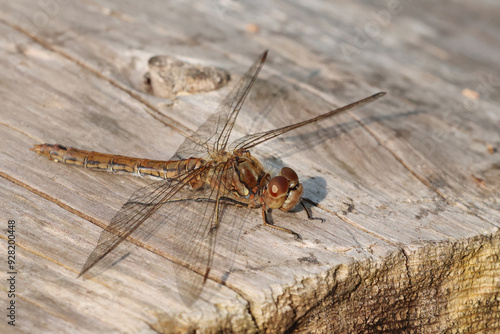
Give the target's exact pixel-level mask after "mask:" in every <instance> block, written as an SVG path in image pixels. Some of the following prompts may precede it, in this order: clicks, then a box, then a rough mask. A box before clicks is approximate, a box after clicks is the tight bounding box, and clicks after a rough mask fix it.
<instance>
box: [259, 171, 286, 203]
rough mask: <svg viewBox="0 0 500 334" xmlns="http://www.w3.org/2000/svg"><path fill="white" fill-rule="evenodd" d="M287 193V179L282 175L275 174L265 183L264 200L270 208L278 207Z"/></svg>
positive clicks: (284, 199) (283, 201)
mask: <svg viewBox="0 0 500 334" xmlns="http://www.w3.org/2000/svg"><path fill="white" fill-rule="evenodd" d="M287 194H288V180H287V179H286V177H284V176H275V177H273V178H272V179H271V180H270V181H269V183H268V184H267V189H266V192H265V202H266V204H267V207H268V208H270V209H279V208H281V206H282V205H283V203H285V201H286V198H287Z"/></svg>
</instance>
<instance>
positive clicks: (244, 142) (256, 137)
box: [229, 92, 385, 151]
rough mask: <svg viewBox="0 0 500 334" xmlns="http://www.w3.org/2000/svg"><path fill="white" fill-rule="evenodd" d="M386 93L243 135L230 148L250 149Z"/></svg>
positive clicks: (371, 100) (354, 107)
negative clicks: (303, 119)
mask: <svg viewBox="0 0 500 334" xmlns="http://www.w3.org/2000/svg"><path fill="white" fill-rule="evenodd" d="M384 95H385V92H380V93H377V94H374V95H372V96H369V97H366V98H364V99H361V100H359V101H356V102H353V103H351V104H348V105H346V106H344V107H341V108H337V109H334V110H332V111H329V112H327V113H324V114H322V115H319V116H317V117H314V118H311V119H308V120H305V121H302V122H298V123H295V124H292V125H288V126H284V127H281V128H278V129H274V130H270V131H264V132H258V133H253V134H249V135H246V136H244V137H241V138H239V139H237V140H235V141H234V142H232V143H231V145H230V146H229V149H230V150H231V151H233V150H240V149H242V150H248V149H250V148H252V147H254V146H257V145H259V144H262V143H263V142H266V141H268V140H270V139H272V138H275V137H277V136H280V135H282V134H284V133H286V132H288V131H291V130H294V129H297V128H300V127H302V126H304V125H307V124H310V123H314V122H317V121H320V120H322V119H325V118H328V117H332V116H333V115H337V114H339V113H341V112H345V111H348V110H354V109H357V108H361V107H362V106H364V105H366V104H368V103H370V102H373V101H375V100H377V99H379V98H381V97H382V96H384Z"/></svg>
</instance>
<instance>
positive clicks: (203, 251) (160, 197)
mask: <svg viewBox="0 0 500 334" xmlns="http://www.w3.org/2000/svg"><path fill="white" fill-rule="evenodd" d="M266 55H267V51H266V52H264V53H263V54H262V55H260V56H259V58H258V59H257V61H256V62H255V63H254V64H253V66H252V67H251V68H250V69H249V70H248V71H247V73H246V74H245V75H244V77H243V78H242V79H241V80H240V81H239V82H238V83H237V84H236V85H235V87H234V88H233V90H232V91H231V92H230V93H229V95H227V96H226V97H225V98H224V100H223V101H222V102H221V104H220V105H219V108H218V109H217V112H216V113H215V114H213V115H212V116H211V117H210V118H209V119H208V120H207V121H206V122H205V123H204V124H203V125H202V126H201V127H200V128H199V129H198V131H197V132H196V133H195V134H193V135H192V136H190V137H188V138H186V139H185V141H184V142H183V143H182V145H181V146H180V147H179V149H178V150H177V152H176V153H175V155H174V156H173V158H172V160H169V161H159V160H149V159H139V158H130V157H125V156H121V155H111V154H103V153H97V152H90V151H84V150H79V149H75V148H66V147H64V146H61V145H51V144H40V145H35V146H34V148H33V149H32V150H33V151H35V152H36V153H39V154H41V155H44V156H46V157H47V158H49V159H50V160H53V161H56V162H60V163H64V164H68V165H75V166H80V167H85V168H89V169H95V170H102V171H108V172H113V173H132V174H135V175H138V176H147V177H152V178H160V179H163V180H160V181H157V182H154V183H153V184H151V185H148V186H146V187H144V188H141V189H139V190H137V191H136V192H134V194H133V195H132V196H131V197H130V199H129V200H128V201H127V202H126V203H125V204H124V205H123V206H122V208H121V209H120V211H119V212H118V213H117V214H116V215H115V217H113V219H112V220H111V223H110V224H109V226H108V227H107V228H106V229H105V230H104V231H103V232H102V234H101V236H100V238H99V241H98V244H97V247H96V248H95V249H94V251H93V252H92V253H91V254H90V256H89V258H88V259H87V261H86V262H85V264H84V266H83V268H82V271H81V273H80V275H85V276H86V277H92V276H95V275H97V274H98V273H100V272H101V271H103V270H106V269H107V268H109V267H111V266H112V265H113V264H114V263H115V262H116V261H117V260H119V259H121V258H123V257H124V256H126V255H127V254H128V253H129V252H130V247H124V245H128V244H129V243H128V242H126V241H130V240H135V241H138V242H139V243H141V244H144V243H145V242H146V241H147V240H149V238H151V236H152V235H154V234H155V233H156V232H157V231H158V229H159V228H162V227H164V226H167V228H169V229H172V235H175V236H176V238H173V241H172V247H171V249H172V251H173V252H175V254H174V255H175V257H176V258H178V259H179V263H180V264H181V265H182V266H177V267H180V268H184V269H183V270H181V271H177V275H176V279H177V285H178V289H179V292H180V294H181V297H182V298H183V300H184V302H185V303H186V304H192V303H193V302H194V301H195V300H196V299H197V298H198V295H199V293H200V292H201V289H202V287H203V283H204V282H205V281H206V279H207V278H208V275H209V272H210V269H211V265H212V262H213V258H214V252H215V245H216V236H217V231H218V228H219V227H220V226H221V225H224V224H231V222H232V221H234V218H235V216H232V217H231V215H230V213H231V209H230V207H240V208H241V207H247V208H255V207H261V208H262V216H263V221H264V225H268V226H272V227H274V228H277V229H280V230H282V231H285V232H289V233H292V234H293V235H295V236H296V237H298V238H300V237H299V235H298V234H297V233H295V232H293V231H291V230H289V229H287V228H284V227H281V226H276V225H274V224H270V223H269V222H268V219H267V212H268V210H270V209H280V210H283V211H290V210H292V209H293V208H294V207H295V206H296V205H297V204H299V203H302V202H301V196H302V192H303V188H302V185H301V184H300V183H299V179H298V176H297V174H296V173H295V172H294V171H293V170H292V169H291V168H288V167H283V168H282V169H281V171H280V172H279V175H277V176H274V177H271V175H270V174H269V173H267V172H266V171H265V170H264V168H263V166H262V164H261V163H260V162H259V161H258V160H257V159H256V158H254V157H252V156H251V154H250V152H249V149H250V148H252V147H254V146H257V145H259V144H261V143H263V142H265V141H268V140H270V139H272V138H274V137H277V136H279V135H282V134H284V133H286V132H288V131H291V130H293V129H296V128H299V127H302V126H304V125H307V124H310V123H313V122H317V121H319V120H322V119H325V118H328V117H331V116H333V115H336V114H338V113H340V112H343V111H347V110H352V109H354V108H358V107H361V106H363V105H366V104H367V103H370V102H372V101H374V100H376V99H378V98H380V97H381V96H383V95H384V94H385V93H377V94H375V95H372V96H370V97H367V98H364V99H362V100H359V101H357V102H354V103H352V104H349V105H347V106H345V107H342V108H338V109H335V110H332V111H329V112H327V113H325V114H322V115H320V116H317V117H315V118H312V119H309V120H305V121H302V122H299V123H295V124H292V125H289V126H285V127H282V128H278V129H274V130H271V131H265V132H260V133H254V134H250V135H247V136H244V137H242V138H240V139H238V140H236V141H234V142H232V143H231V144H229V143H228V140H229V136H230V134H231V131H232V128H233V126H234V122H235V121H236V118H237V116H238V113H239V111H240V109H241V106H242V104H243V102H244V100H245V98H246V96H247V95H248V92H249V91H250V88H251V87H252V85H253V83H254V82H255V80H256V78H257V75H258V73H259V71H260V69H261V67H262V65H263V63H264V61H265V59H266ZM305 208H306V207H305V206H304V209H305ZM306 212H307V214H308V217H309V218H311V215H310V212H309V211H308V210H307V209H306ZM238 216H239V214H238ZM124 241H125V242H124ZM195 273H198V274H195ZM197 277H198V278H197Z"/></svg>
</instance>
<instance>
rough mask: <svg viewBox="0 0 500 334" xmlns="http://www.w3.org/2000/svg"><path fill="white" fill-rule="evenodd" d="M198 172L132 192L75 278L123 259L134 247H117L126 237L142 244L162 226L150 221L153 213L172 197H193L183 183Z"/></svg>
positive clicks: (92, 274) (87, 275)
mask: <svg viewBox="0 0 500 334" xmlns="http://www.w3.org/2000/svg"><path fill="white" fill-rule="evenodd" d="M202 172H203V170H201V169H200V170H194V171H191V172H189V173H185V174H184V175H181V176H179V178H177V179H174V180H165V181H158V182H154V183H152V184H150V185H148V186H145V187H143V188H141V189H138V190H136V191H135V192H134V193H133V194H132V196H131V197H130V199H129V200H128V201H127V202H126V203H125V204H124V205H123V206H122V207H121V209H120V210H119V211H118V212H117V213H116V215H115V216H114V217H113V219H111V222H110V224H109V225H108V226H107V227H106V229H105V230H103V232H102V233H101V235H100V237H99V241H98V242H97V246H96V248H95V249H94V250H93V251H92V253H91V254H90V256H89V257H88V258H87V261H86V262H85V264H84V265H83V268H82V270H81V272H80V275H79V276H82V275H83V276H85V277H86V278H91V277H94V276H96V275H98V274H100V273H101V272H102V271H104V270H106V269H108V268H109V267H111V266H112V265H113V264H114V263H115V262H117V261H118V260H120V259H121V258H122V257H124V256H126V255H127V254H128V252H129V251H130V250H131V249H133V248H134V246H133V245H132V244H131V243H127V245H126V247H119V246H120V245H121V244H122V242H123V241H125V240H126V239H127V238H130V239H131V240H134V241H137V242H138V243H145V242H146V241H147V240H148V239H149V238H150V237H151V236H152V235H153V234H154V233H155V232H156V231H157V230H158V229H159V228H160V227H162V225H161V224H156V223H155V222H154V219H150V218H151V217H152V216H153V215H154V213H155V212H156V211H157V210H159V209H160V208H161V206H162V205H164V204H165V203H168V201H169V200H172V199H173V198H184V197H186V198H189V197H190V196H193V191H192V190H191V189H189V188H188V186H187V184H186V183H187V182H188V181H189V180H191V179H192V178H195V177H196V176H198V175H199V174H200V173H202ZM145 223H147V224H145Z"/></svg>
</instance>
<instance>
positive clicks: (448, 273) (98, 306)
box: [0, 0, 500, 333]
mask: <svg viewBox="0 0 500 334" xmlns="http://www.w3.org/2000/svg"><path fill="white" fill-rule="evenodd" d="M397 3H399V6H394V4H397ZM498 17H500V5H499V4H497V3H495V2H493V1H486V0H484V1H478V2H470V3H469V2H463V1H453V2H451V3H450V2H447V3H446V4H445V3H443V4H441V3H439V4H438V3H434V2H427V1H426V2H420V1H419V2H417V1H400V2H397V1H392V2H388V3H387V2H385V1H375V2H371V1H349V2H348V1H343V2H323V1H308V2H305V1H304V2H298V1H297V2H288V1H273V2H268V1H245V2H236V1H189V2H187V1H186V2H184V1H169V2H166V1H160V0H157V1H130V0H127V1H106V0H95V1H94V0H82V1H64V0H59V1H58V0H50V1H39V2H38V1H27V0H21V1H2V2H1V3H0V35H1V36H2V38H0V53H1V57H0V62H1V71H0V97H1V101H2V107H1V112H0V115H1V119H0V127H1V131H0V136H1V144H0V147H1V149H0V176H1V178H0V188H1V189H2V190H1V191H0V197H1V201H0V213H1V217H2V224H3V227H2V232H1V235H0V236H1V238H2V239H4V240H2V242H3V243H4V244H6V238H7V234H6V224H7V220H8V219H14V220H15V221H16V227H17V229H16V232H15V233H16V241H17V249H16V250H17V252H16V259H17V262H16V266H17V270H18V281H17V284H18V285H17V295H16V303H17V311H18V313H17V320H16V327H15V328H13V327H11V326H9V325H8V324H7V323H6V320H5V318H3V319H2V321H1V322H0V331H1V332H2V333H8V332H13V333H14V332H25V333H35V332H36V333H42V332H54V333H55V332H57V333H96V332H103V333H111V332H117V333H121V332H123V333H157V332H161V333H171V332H188V331H194V330H196V331H199V332H201V333H213V332H221V331H226V332H266V333H280V332H284V331H287V330H288V331H290V332H296V333H302V332H310V333H311V332H312V333H325V332H328V333H336V332H338V333H340V332H346V333H347V332H349V333H350V332H361V331H365V332H377V331H382V330H387V331H391V330H393V331H400V332H425V331H428V332H444V331H446V330H449V331H451V332H460V333H465V332H479V331H484V330H485V329H490V330H493V331H494V330H500V325H499V322H500V319H499V314H500V307H499V303H500V301H499V299H498V294H499V292H500V281H499V278H498V277H499V276H500V265H499V254H500V249H499V227H500V210H499V209H500V201H499V194H500V193H499V192H500V154H499V153H498V151H497V150H498V149H499V148H500V108H499V106H498V103H499V102H500V94H499V91H500V66H499V65H500V64H499V59H500V48H499V46H500V43H499V42H500V41H499V38H500V37H499V36H500V21H499V20H498ZM256 27H258V29H256ZM264 49H269V50H270V53H269V56H268V60H267V62H266V64H265V66H264V69H263V70H262V72H261V75H260V77H259V80H258V81H257V82H256V84H255V86H254V89H253V91H252V93H251V94H250V96H249V98H248V100H247V102H246V104H245V107H244V108H243V111H242V112H241V115H240V118H239V119H238V121H237V124H236V128H235V135H236V136H238V135H242V134H245V133H247V132H255V131H260V130H262V129H271V128H273V127H278V126H282V125H286V124H290V123H293V122H296V121H299V120H303V119H307V118H310V117H313V116H316V115H319V114H321V113H323V112H326V111H328V110H330V109H333V108H335V107H338V106H342V105H344V104H347V103H350V102H353V101H355V100H357V99H360V98H363V97H366V96H368V95H371V94H373V93H376V92H378V91H387V92H388V95H386V96H385V97H384V98H383V99H381V100H379V101H377V102H376V103H374V104H372V105H369V106H367V107H365V108H363V109H361V110H357V111H355V112H351V113H347V114H344V115H341V116H338V117H337V118H335V119H331V120H327V121H325V122H322V123H321V124H314V125H310V126H308V127H307V128H303V129H300V130H297V131H296V132H293V133H290V134H289V135H286V136H283V138H279V139H276V140H274V141H271V142H269V143H266V144H265V145H262V147H258V150H256V151H258V153H256V154H257V155H258V156H259V157H261V158H262V159H264V160H265V161H267V162H268V164H269V166H270V167H271V168H275V167H279V166H281V165H285V166H290V167H292V168H294V169H295V170H296V171H297V173H298V174H299V176H300V178H301V180H302V182H303V184H304V187H305V194H304V196H305V198H307V199H308V200H309V201H310V202H311V203H314V204H315V205H314V206H313V207H312V210H313V212H314V215H315V216H318V217H322V218H324V219H325V220H326V221H325V222H324V223H320V222H319V221H308V220H307V219H306V218H305V213H304V211H303V210H302V211H299V212H295V213H293V214H288V213H287V214H285V213H275V214H274V219H275V221H276V222H277V223H278V222H279V224H280V225H283V226H285V227H288V228H291V229H293V230H294V231H296V232H298V233H300V234H301V235H302V238H303V240H302V241H301V242H299V241H296V240H293V238H291V237H290V236H289V235H286V234H284V233H279V232H276V231H273V230H270V229H269V228H265V227H263V226H262V225H261V221H260V212H259V211H258V210H255V213H254V214H253V215H252V216H250V217H248V219H247V220H246V221H245V226H244V227H243V228H242V231H241V237H240V239H239V241H238V244H237V249H236V251H234V250H230V249H224V248H218V249H217V252H218V253H219V254H221V255H222V256H225V257H229V258H230V259H229V260H230V262H231V268H216V269H214V271H212V272H211V275H210V277H209V280H208V281H207V284H206V286H205V289H204V291H203V294H202V296H201V297H200V299H199V300H198V301H197V302H196V304H194V305H193V306H192V307H187V306H186V305H184V304H183V303H182V301H181V300H180V299H179V297H178V295H177V290H176V286H175V279H174V277H173V276H172V275H173V270H172V267H173V266H174V265H175V264H173V263H172V262H171V261H170V259H169V256H168V254H164V253H162V252H161V251H159V250H158V249H159V248H158V247H156V246H155V243H154V242H153V243H152V244H151V245H147V246H145V247H144V248H143V249H139V250H138V251H136V252H134V253H133V254H132V255H130V256H129V257H128V258H126V259H125V260H123V261H121V262H120V263H119V264H118V265H116V266H115V267H113V268H112V269H110V270H108V271H106V272H104V273H103V274H102V275H99V276H98V277H96V278H94V279H92V280H82V279H77V278H76V277H77V274H78V272H79V270H80V268H81V267H82V265H83V263H84V262H85V259H86V257H87V256H88V255H89V254H90V252H91V251H92V249H93V248H94V247H95V245H96V242H97V239H98V237H99V234H100V232H101V231H102V229H103V228H104V227H105V226H106V224H107V223H108V222H109V220H110V219H111V218H112V217H113V215H114V213H116V211H117V210H118V209H119V208H120V206H121V205H122V204H123V203H124V202H125V201H126V200H127V199H128V197H129V196H130V195H131V193H132V192H133V191H134V190H135V189H137V188H138V187H140V186H142V185H146V184H148V183H150V182H151V181H150V180H143V179H140V178H137V177H133V176H118V175H111V174H107V173H97V172H92V171H88V170H84V169H81V168H72V167H69V166H65V165H61V164H55V163H53V162H50V161H48V160H46V159H44V158H43V157H41V156H37V155H36V154H34V153H33V152H30V151H29V149H30V148H31V147H32V145H33V144H38V143H44V142H48V143H58V144H62V145H65V146H72V147H76V148H81V149H87V150H94V151H99V152H104V153H114V154H121V155H128V156H136V157H144V158H149V159H168V158H169V157H170V156H171V155H172V154H173V153H174V152H175V150H176V148H177V147H178V146H179V145H180V144H181V142H182V140H183V138H184V137H183V135H188V134H190V133H193V132H194V131H196V129H197V128H198V126H200V125H201V124H202V123H203V122H204V120H206V118H207V117H208V116H209V115H210V113H211V112H213V111H214V110H215V108H216V107H217V104H218V102H219V101H220V100H221V99H222V98H223V97H224V95H225V94H227V93H228V92H229V90H230V89H231V87H232V85H233V84H234V82H235V80H236V79H238V78H240V76H241V75H242V74H243V73H244V72H245V71H246V70H247V69H248V67H249V66H250V65H251V63H252V62H253V60H254V59H255V57H256V56H257V55H258V54H259V53H260V52H262V51H263V50H264ZM156 55H171V56H175V57H177V58H179V59H181V60H183V61H188V62H192V63H193V64H201V65H204V66H217V67H219V68H223V69H225V70H227V71H229V73H230V74H231V76H232V80H231V81H230V82H229V83H228V85H227V86H226V87H223V88H221V89H220V90H217V91H212V92H209V93H203V94H196V95H189V96H180V97H178V98H177V99H176V100H175V101H168V100H163V99H160V98H155V97H152V96H149V95H147V94H146V93H145V92H144V91H143V86H142V80H143V75H144V73H145V72H146V71H147V61H148V59H149V58H150V57H152V56H156ZM168 232H169V231H164V232H163V235H168ZM155 242H157V243H159V242H161V240H160V238H159V237H158V238H157V239H156V241H155ZM156 245H158V244H156ZM2 249H6V247H2ZM229 252H231V253H229ZM1 256H2V258H6V257H7V255H6V250H5V251H4V254H2V255H1ZM231 257H232V258H231ZM3 263H5V261H3ZM3 266H4V265H2V270H3V271H7V270H6V268H4V267H3ZM229 269H231V273H230V274H229V275H227V273H225V271H227V270H229ZM221 282H223V283H224V284H221ZM1 286H2V289H3V290H4V291H2V297H1V298H0V300H1V301H2V303H1V306H2V309H4V306H6V305H7V304H6V302H7V301H8V298H7V290H8V287H7V285H6V283H5V280H3V281H2V284H1Z"/></svg>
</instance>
